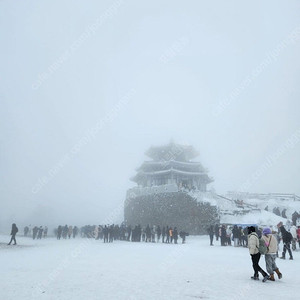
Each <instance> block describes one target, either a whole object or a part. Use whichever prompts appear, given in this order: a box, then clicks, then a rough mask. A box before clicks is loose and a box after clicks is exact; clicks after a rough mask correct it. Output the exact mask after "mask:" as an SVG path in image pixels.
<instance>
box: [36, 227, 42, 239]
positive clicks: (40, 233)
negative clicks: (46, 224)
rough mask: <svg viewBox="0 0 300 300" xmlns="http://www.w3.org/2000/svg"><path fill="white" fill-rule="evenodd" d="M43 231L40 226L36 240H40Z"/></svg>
mask: <svg viewBox="0 0 300 300" xmlns="http://www.w3.org/2000/svg"><path fill="white" fill-rule="evenodd" d="M43 231H44V229H43V226H40V228H39V229H38V236H37V239H38V240H41V239H42V236H43Z"/></svg>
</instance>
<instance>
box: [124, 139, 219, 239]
mask: <svg viewBox="0 0 300 300" xmlns="http://www.w3.org/2000/svg"><path fill="white" fill-rule="evenodd" d="M145 154H146V155H147V156H148V157H149V158H151V160H149V161H145V162H144V163H143V164H142V165H141V166H140V167H139V168H138V169H136V171H137V173H136V175H135V176H134V177H133V178H131V180H132V181H133V182H135V183H136V184H137V186H136V187H134V188H131V189H129V190H128V191H127V196H126V201H125V205H124V220H125V222H126V223H127V224H128V225H132V226H134V225H138V224H140V225H141V226H146V225H148V224H149V225H160V226H167V225H168V226H173V227H174V226H177V228H179V229H180V230H184V231H187V232H189V233H191V234H199V233H204V232H206V228H207V225H210V224H214V222H215V221H217V219H218V213H217V208H216V207H214V206H210V204H208V203H199V202H197V201H196V200H195V197H193V192H195V191H197V192H201V193H206V190H207V185H208V184H209V183H211V182H212V181H213V179H212V178H210V177H209V176H208V171H207V170H206V169H205V168H204V167H203V166H202V164H201V163H200V162H196V161H193V159H195V158H196V157H197V156H198V155H199V154H198V152H197V151H196V150H195V149H194V148H193V147H192V146H189V145H179V144H176V143H174V142H170V143H169V144H167V145H165V146H160V147H151V148H150V149H149V150H148V151H147V152H146V153H145Z"/></svg>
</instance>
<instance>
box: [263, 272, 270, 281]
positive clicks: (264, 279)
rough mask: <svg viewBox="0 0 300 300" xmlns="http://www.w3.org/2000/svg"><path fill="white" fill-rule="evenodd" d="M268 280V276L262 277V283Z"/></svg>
mask: <svg viewBox="0 0 300 300" xmlns="http://www.w3.org/2000/svg"><path fill="white" fill-rule="evenodd" d="M269 278H270V276H269V275H268V274H266V276H264V278H263V280H262V282H266V281H267V280H268V279H269Z"/></svg>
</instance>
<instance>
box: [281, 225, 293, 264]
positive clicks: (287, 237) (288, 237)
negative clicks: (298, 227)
mask: <svg viewBox="0 0 300 300" xmlns="http://www.w3.org/2000/svg"><path fill="white" fill-rule="evenodd" d="M279 230H280V231H281V235H282V242H283V251H282V256H281V257H280V258H281V259H285V254H286V251H288V253H289V255H290V260H293V254H292V250H291V242H292V240H293V236H292V234H291V233H290V232H288V231H286V229H285V228H284V226H281V227H279Z"/></svg>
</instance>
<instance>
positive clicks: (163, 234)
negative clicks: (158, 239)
mask: <svg viewBox="0 0 300 300" xmlns="http://www.w3.org/2000/svg"><path fill="white" fill-rule="evenodd" d="M161 234H162V242H163V243H164V242H165V236H166V228H165V226H164V227H163V228H162V232H161Z"/></svg>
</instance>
